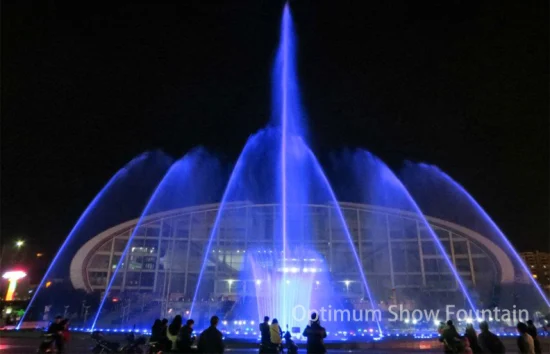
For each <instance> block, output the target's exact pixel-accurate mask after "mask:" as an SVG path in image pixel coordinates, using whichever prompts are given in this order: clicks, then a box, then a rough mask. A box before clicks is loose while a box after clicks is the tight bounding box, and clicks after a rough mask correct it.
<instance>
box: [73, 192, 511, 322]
mask: <svg viewBox="0 0 550 354" xmlns="http://www.w3.org/2000/svg"><path fill="white" fill-rule="evenodd" d="M339 205H340V208H341V210H342V212H343V215H344V219H345V222H346V224H347V227H348V229H349V231H350V234H351V235H352V238H353V244H354V246H355V249H356V252H357V254H358V255H359V257H360V261H361V264H362V265H363V270H364V272H365V275H366V278H367V280H368V283H369V286H370V288H371V291H372V292H373V293H374V298H375V299H378V300H379V301H380V304H377V306H378V307H380V306H382V307H384V306H387V305H388V304H392V303H397V302H399V303H410V304H411V306H415V307H418V306H424V307H426V306H431V307H437V306H442V305H443V302H445V301H448V299H449V297H451V298H452V297H454V296H455V295H457V294H459V296H460V290H459V289H458V284H457V281H456V279H455V278H454V277H453V274H452V273H451V272H450V271H449V268H448V267H447V266H446V264H445V263H444V259H443V256H442V255H441V254H439V252H438V250H437V246H436V244H435V242H434V239H433V237H432V236H431V235H430V233H429V232H428V230H427V228H426V226H425V224H424V223H423V221H422V220H420V219H419V217H418V215H417V214H415V213H411V212H407V211H401V210H396V209H390V208H383V207H378V206H373V205H364V204H355V203H340V204H339ZM219 207H220V205H219V204H209V205H201V206H196V207H189V208H182V209H176V210H170V211H166V212H161V213H156V214H153V215H149V216H147V217H145V218H144V219H143V220H141V223H139V222H138V221H139V220H138V219H135V220H131V221H128V222H125V223H122V224H120V225H117V226H115V227H112V228H110V229H108V230H105V231H104V232H102V233H100V234H98V235H97V236H95V237H93V238H92V239H90V240H89V241H88V242H87V243H86V244H84V246H82V247H81V248H80V250H79V251H78V252H77V253H76V255H75V256H74V258H73V260H72V262H71V266H70V277H71V281H72V284H73V286H74V287H75V288H79V289H85V290H87V291H97V290H99V291H104V290H105V289H106V287H107V285H108V284H109V280H110V277H111V276H112V275H113V273H114V269H115V268H116V267H117V265H119V264H120V268H119V270H118V272H117V276H116V279H115V280H114V282H113V283H112V288H111V294H122V293H124V294H132V293H133V294H141V296H147V298H148V299H149V300H148V302H149V303H156V304H158V306H160V311H161V312H162V313H163V314H167V313H169V312H170V311H171V309H176V310H177V311H181V313H184V312H185V311H186V308H188V307H189V306H190V304H189V302H190V301H191V300H192V298H193V295H194V293H195V290H196V288H197V279H198V277H199V273H200V272H201V266H202V264H203V262H204V261H205V260H206V266H205V268H204V274H203V278H202V280H201V283H202V285H201V286H202V287H205V288H204V289H203V291H202V294H207V295H203V296H208V297H209V298H210V299H216V300H218V299H226V300H232V301H233V302H236V301H238V300H239V299H243V298H247V297H254V296H255V291H256V288H257V286H258V285H260V284H261V282H262V281H265V280H264V279H257V278H255V276H254V274H253V273H252V272H250V271H247V268H249V267H250V265H249V262H248V261H247V259H249V258H247V257H249V256H250V257H251V256H252V255H253V254H255V253H260V254H262V253H266V252H267V253H270V254H271V253H273V250H277V249H280V245H277V244H276V243H275V241H274V240H277V239H278V238H277V237H274V235H273V230H274V227H273V222H274V219H275V217H276V213H277V211H278V210H279V208H278V207H277V205H276V204H262V205H258V204H252V203H246V202H243V203H231V204H230V205H228V204H226V205H224V212H223V213H222V214H221V215H222V218H221V220H220V223H219V225H218V230H219V232H218V234H217V236H216V237H215V239H213V241H212V242H211V244H209V237H210V235H211V231H212V229H213V225H214V222H215V219H216V215H217V214H218V211H219ZM303 211H304V213H303V214H302V215H303V216H306V217H304V218H302V220H293V222H294V225H295V227H301V226H300V223H304V222H308V223H309V225H308V226H307V228H308V229H309V230H312V236H311V242H312V244H308V245H307V246H308V247H309V248H311V249H315V250H316V251H317V252H318V253H317V257H314V258H304V259H294V261H295V263H289V261H290V260H287V263H286V264H287V267H288V269H280V270H281V271H285V272H289V273H293V272H304V271H305V272H309V273H318V274H316V275H315V276H319V279H321V277H322V278H323V284H319V282H317V283H316V284H317V286H319V287H322V288H324V289H326V288H327V287H328V288H330V289H331V291H335V292H337V293H339V295H340V296H341V297H343V298H346V299H349V300H350V301H361V300H362V299H364V298H365V293H364V287H363V286H361V284H360V282H357V284H355V282H354V281H350V280H348V279H357V269H356V267H354V266H353V263H354V260H353V258H354V256H353V253H352V250H351V249H350V247H349V245H348V242H347V241H345V240H344V239H343V238H342V237H339V235H341V234H342V233H343V232H344V230H343V227H342V224H341V223H339V222H335V221H334V220H336V219H337V218H338V216H337V214H336V211H335V208H334V207H331V206H330V205H328V204H327V205H323V204H319V205H304V206H303ZM306 220H307V221H306ZM426 220H427V221H428V223H429V225H430V227H431V229H432V230H433V231H434V232H435V234H436V235H437V236H438V238H439V240H440V241H441V243H442V244H443V246H444V247H445V249H446V251H447V254H448V256H449V258H450V259H451V260H452V262H453V264H454V266H455V268H456V269H457V271H458V272H459V274H460V276H461V278H462V279H463V281H464V282H465V284H466V285H467V286H468V288H469V289H470V293H471V294H473V296H474V297H475V298H476V302H477V303H485V304H488V303H489V302H490V301H491V299H492V298H493V297H494V296H495V289H497V288H498V287H499V286H500V285H501V284H506V283H513V282H514V281H517V277H516V275H515V271H514V266H513V262H512V260H511V259H510V258H509V256H508V255H507V254H506V253H505V252H504V251H503V250H502V249H501V248H500V247H499V246H497V245H496V244H495V243H493V242H492V241H491V240H489V239H488V238H486V237H484V236H483V235H481V234H479V233H477V232H475V231H473V230H471V229H468V228H466V227H464V226H461V225H457V224H455V223H451V222H448V221H445V220H441V219H438V218H433V217H426ZM138 225H139V226H138ZM136 226H138V229H137V230H135V228H136ZM302 226H303V225H302ZM303 227H305V226H303ZM134 232H135V234H134V238H133V240H132V243H131V245H129V246H128V247H129V248H128V252H127V253H126V255H125V259H123V260H122V262H121V256H122V254H123V252H124V249H125V246H126V244H127V242H128V238H129V236H130V235H132V233H134ZM297 241H299V240H297ZM208 246H210V247H208ZM206 250H208V251H209V252H210V255H209V256H208V257H206V255H205V252H206ZM276 253H277V252H275V254H272V255H271V256H269V259H270V261H271V262H272V264H274V265H275V267H276V265H277V264H280V263H281V262H280V260H278V259H277V258H280V257H281V256H279V255H277V254H276ZM264 259H265V257H264ZM323 273H325V274H324V275H323ZM327 274H328V276H326V275H327ZM325 279H330V282H331V284H325V283H324V282H325ZM434 293H437V296H432V295H433V294H434ZM445 299H447V300H445ZM200 300H204V299H200ZM438 301H443V302H442V303H441V304H439V303H438ZM210 310H211V309H210ZM226 310H227V311H230V310H231V308H227V309H226ZM158 311H159V308H158V307H156V309H155V310H153V312H154V313H155V315H157V316H158V315H159V313H158Z"/></svg>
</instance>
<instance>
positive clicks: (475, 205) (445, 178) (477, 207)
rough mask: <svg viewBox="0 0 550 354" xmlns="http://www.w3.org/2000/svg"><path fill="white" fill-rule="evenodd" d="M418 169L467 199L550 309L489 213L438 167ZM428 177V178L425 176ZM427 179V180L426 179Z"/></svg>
mask: <svg viewBox="0 0 550 354" xmlns="http://www.w3.org/2000/svg"><path fill="white" fill-rule="evenodd" d="M418 167H419V168H420V169H422V170H424V171H425V172H426V173H427V174H430V175H431V176H433V177H436V178H437V177H439V178H440V179H442V180H443V182H444V183H445V184H447V185H448V186H449V187H450V188H451V189H452V190H454V191H455V193H457V194H459V195H461V196H463V197H465V198H466V200H467V201H468V202H469V203H470V205H471V206H472V207H473V208H474V209H475V211H476V212H477V213H478V215H480V216H481V217H482V219H483V221H484V222H485V223H486V224H488V225H489V227H490V228H491V229H492V230H493V231H494V232H496V234H497V235H498V237H499V238H500V241H501V242H503V243H504V245H505V247H506V248H507V249H508V251H509V253H510V254H511V255H513V257H514V259H515V261H516V262H517V264H518V265H519V266H520V268H521V271H522V272H523V273H524V275H525V276H527V277H528V279H529V281H530V282H531V284H532V285H533V286H534V287H535V289H536V290H537V292H538V294H539V295H540V297H541V298H542V300H543V301H544V303H545V304H546V306H547V307H548V308H549V309H550V300H549V299H548V297H547V296H546V294H545V293H544V290H543V289H542V288H541V287H540V285H539V283H538V282H537V281H536V280H535V279H534V278H533V275H532V273H531V271H530V269H529V267H528V266H527V265H526V264H525V262H524V261H523V259H522V258H521V257H520V255H519V254H518V252H517V250H516V249H515V248H514V246H513V245H512V244H511V243H510V241H509V240H508V238H507V237H506V235H504V233H503V232H502V230H501V229H500V228H499V227H498V225H497V224H496V223H495V222H494V221H493V219H491V217H490V216H489V215H488V214H487V212H486V211H485V210H484V209H483V207H481V205H479V203H478V202H477V201H476V200H475V199H474V198H473V197H472V196H471V195H470V194H469V193H468V191H466V189H465V188H464V187H463V186H462V185H460V184H459V183H458V182H456V181H455V180H454V179H453V178H451V177H450V176H449V175H448V174H446V173H445V172H443V171H441V170H440V169H439V168H438V167H436V166H431V165H428V164H418ZM424 177H426V176H424ZM426 179H427V178H426Z"/></svg>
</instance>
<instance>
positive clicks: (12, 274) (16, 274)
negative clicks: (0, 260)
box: [2, 270, 27, 280]
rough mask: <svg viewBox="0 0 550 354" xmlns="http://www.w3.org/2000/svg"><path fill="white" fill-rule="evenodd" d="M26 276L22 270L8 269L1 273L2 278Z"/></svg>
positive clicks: (10, 278) (16, 278)
mask: <svg viewBox="0 0 550 354" xmlns="http://www.w3.org/2000/svg"><path fill="white" fill-rule="evenodd" d="M26 276H27V273H25V272H24V271H22V270H10V271H8V272H5V273H4V274H3V275H2V278H4V279H8V280H19V279H21V278H24V277H26Z"/></svg>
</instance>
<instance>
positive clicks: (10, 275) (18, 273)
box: [2, 270, 27, 301]
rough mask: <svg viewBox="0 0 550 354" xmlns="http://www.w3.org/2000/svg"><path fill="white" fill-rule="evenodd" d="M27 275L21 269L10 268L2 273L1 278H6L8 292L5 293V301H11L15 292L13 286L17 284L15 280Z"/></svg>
mask: <svg viewBox="0 0 550 354" xmlns="http://www.w3.org/2000/svg"><path fill="white" fill-rule="evenodd" d="M26 276H27V273H25V272H24V271H22V270H12V271H9V272H5V273H4V274H3V275H2V278H4V279H7V280H8V292H7V293H6V301H13V295H14V294H15V287H16V286H17V281H18V280H19V279H22V278H24V277H26Z"/></svg>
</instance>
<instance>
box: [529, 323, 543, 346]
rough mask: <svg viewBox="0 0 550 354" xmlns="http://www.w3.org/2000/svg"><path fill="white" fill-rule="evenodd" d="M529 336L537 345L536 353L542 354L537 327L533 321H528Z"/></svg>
mask: <svg viewBox="0 0 550 354" xmlns="http://www.w3.org/2000/svg"><path fill="white" fill-rule="evenodd" d="M527 334H529V335H530V336H531V338H533V343H534V344H535V353H536V354H542V348H541V346H540V341H539V338H538V331H537V327H535V324H534V323H533V321H532V320H529V321H527Z"/></svg>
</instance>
